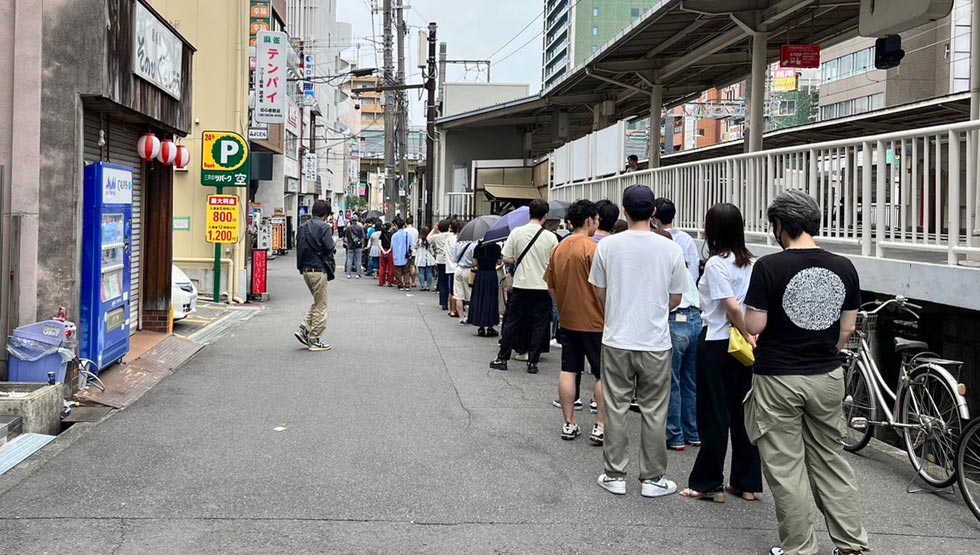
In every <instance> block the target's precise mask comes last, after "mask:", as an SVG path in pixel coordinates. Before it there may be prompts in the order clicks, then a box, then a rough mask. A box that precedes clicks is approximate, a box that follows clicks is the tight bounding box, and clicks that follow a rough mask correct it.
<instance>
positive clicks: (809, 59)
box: [779, 44, 820, 68]
mask: <svg viewBox="0 0 980 555" xmlns="http://www.w3.org/2000/svg"><path fill="white" fill-rule="evenodd" d="M779 65H780V67H799V68H818V67H820V45H819V44H784V45H783V46H782V49H781V51H780V56H779Z"/></svg>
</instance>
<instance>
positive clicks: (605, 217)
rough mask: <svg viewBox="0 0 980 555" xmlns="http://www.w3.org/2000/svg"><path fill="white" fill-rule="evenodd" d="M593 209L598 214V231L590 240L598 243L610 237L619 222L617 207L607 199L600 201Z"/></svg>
mask: <svg viewBox="0 0 980 555" xmlns="http://www.w3.org/2000/svg"><path fill="white" fill-rule="evenodd" d="M595 207H596V210H598V212H599V229H597V230H596V232H595V235H593V236H592V240H593V241H595V242H596V243H598V242H599V241H602V240H603V239H605V238H606V237H609V236H610V235H612V233H613V228H614V227H615V226H616V221H617V220H619V207H618V206H616V205H615V204H613V202H612V201H611V200H609V199H602V200H600V201H599V202H597V203H595Z"/></svg>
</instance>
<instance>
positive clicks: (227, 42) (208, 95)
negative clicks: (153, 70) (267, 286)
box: [152, 0, 248, 298]
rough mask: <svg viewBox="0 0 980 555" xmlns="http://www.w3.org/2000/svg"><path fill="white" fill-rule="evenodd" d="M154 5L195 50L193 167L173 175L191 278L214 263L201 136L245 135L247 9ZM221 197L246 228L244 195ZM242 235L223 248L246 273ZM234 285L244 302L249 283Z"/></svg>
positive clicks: (178, 258) (178, 2)
mask: <svg viewBox="0 0 980 555" xmlns="http://www.w3.org/2000/svg"><path fill="white" fill-rule="evenodd" d="M152 5H153V7H154V8H155V9H156V10H157V11H159V12H160V14H161V15H162V16H163V17H165V18H166V19H167V20H169V21H170V23H171V24H172V25H174V27H175V28H176V29H177V31H179V32H180V33H181V34H182V35H183V36H184V37H185V38H186V39H187V40H189V41H190V42H191V43H192V44H194V45H195V47H197V49H198V51H197V54H196V55H195V56H194V74H193V81H194V90H193V107H194V116H193V118H194V121H195V123H194V125H193V128H192V129H191V133H190V135H188V136H187V137H186V138H185V139H183V140H182V141H181V142H182V143H183V144H185V145H187V146H188V147H189V148H190V151H191V163H190V165H189V166H188V168H187V170H188V171H186V172H176V173H175V174H174V217H175V218H190V219H191V229H190V231H189V232H187V231H184V232H176V233H175V237H174V260H175V263H176V264H177V266H178V267H180V268H181V269H183V270H185V272H186V273H187V274H188V276H190V277H192V279H193V278H194V277H195V276H196V275H198V274H199V273H202V272H203V271H204V270H206V269H209V268H211V267H212V266H213V262H210V261H209V260H213V258H214V245H212V244H211V243H208V242H207V241H206V240H205V211H206V203H207V195H209V194H214V193H215V188H214V187H204V186H203V185H201V135H202V133H203V132H204V131H235V132H237V133H239V134H241V135H243V136H245V135H247V131H248V130H247V129H246V128H245V123H246V120H247V118H248V108H247V103H248V87H247V84H246V83H245V79H246V76H247V75H248V65H247V64H248V49H247V44H248V34H247V26H248V6H247V5H246V3H243V2H239V1H237V0H209V1H208V2H198V1H196V0H152ZM223 193H224V194H234V195H237V196H238V197H239V203H240V204H241V206H242V207H243V211H242V222H243V223H242V225H243V228H244V222H245V216H244V207H245V206H246V204H247V202H248V190H247V189H246V188H234V187H229V188H225V189H224V191H223ZM240 236H241V240H240V241H239V243H238V244H236V245H225V246H224V247H223V249H222V250H223V256H224V257H227V258H230V259H232V260H233V264H234V267H235V268H236V269H243V268H245V263H246V261H245V256H246V253H245V250H246V249H245V244H244V241H245V237H246V234H245V233H244V229H243V230H242V233H241V234H240ZM178 238H179V240H178ZM224 272H227V266H226V267H225V269H224ZM202 275H203V274H202ZM223 277H224V276H223ZM212 281H213V280H207V279H202V281H201V282H200V283H201V285H203V286H204V287H203V290H205V291H210V290H211V288H212V286H211V285H210V283H212ZM237 281H239V280H234V282H237ZM233 286H234V291H233V295H235V296H237V297H240V298H245V297H246V295H247V288H248V284H247V283H244V282H242V283H233Z"/></svg>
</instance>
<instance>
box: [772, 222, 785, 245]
mask: <svg viewBox="0 0 980 555" xmlns="http://www.w3.org/2000/svg"><path fill="white" fill-rule="evenodd" d="M772 235H773V237H775V238H776V244H777V245H779V248H781V249H784V250H785V249H786V247H784V246H783V240H782V239H781V238H780V235H782V233H780V229H779V226H778V225H774V226H773V230H772Z"/></svg>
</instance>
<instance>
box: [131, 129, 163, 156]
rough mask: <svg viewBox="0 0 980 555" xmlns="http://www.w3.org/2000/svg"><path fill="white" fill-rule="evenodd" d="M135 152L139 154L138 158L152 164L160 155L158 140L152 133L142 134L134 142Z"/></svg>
mask: <svg viewBox="0 0 980 555" xmlns="http://www.w3.org/2000/svg"><path fill="white" fill-rule="evenodd" d="M136 152H137V153H139V155H140V158H142V159H144V160H146V161H147V162H152V161H153V159H154V158H156V157H157V155H158V154H160V139H158V138H157V136H156V135H154V134H153V133H144V134H143V136H142V137H140V140H139V141H137V142H136Z"/></svg>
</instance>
